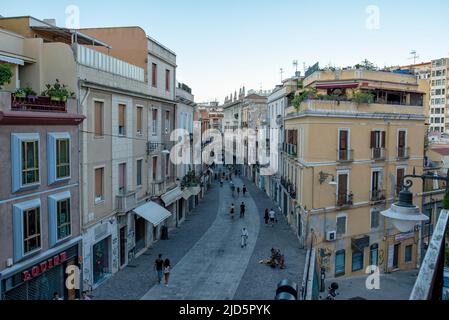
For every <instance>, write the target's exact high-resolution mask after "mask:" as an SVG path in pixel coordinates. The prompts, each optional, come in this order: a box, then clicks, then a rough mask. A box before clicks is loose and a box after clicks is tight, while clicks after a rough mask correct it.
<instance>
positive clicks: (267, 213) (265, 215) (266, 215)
mask: <svg viewBox="0 0 449 320" xmlns="http://www.w3.org/2000/svg"><path fill="white" fill-rule="evenodd" d="M263 218H264V220H265V225H268V220H269V219H270V215H269V211H268V208H266V209H265V213H264V215H263Z"/></svg>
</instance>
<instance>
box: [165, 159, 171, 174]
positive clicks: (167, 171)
mask: <svg viewBox="0 0 449 320" xmlns="http://www.w3.org/2000/svg"><path fill="white" fill-rule="evenodd" d="M169 176H170V155H169V154H167V155H165V177H167V178H168V177H169Z"/></svg>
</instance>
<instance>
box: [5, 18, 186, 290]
mask: <svg viewBox="0 0 449 320" xmlns="http://www.w3.org/2000/svg"><path fill="white" fill-rule="evenodd" d="M0 23H1V25H2V26H3V27H5V28H7V29H8V30H10V31H13V32H16V33H20V34H21V35H22V36H23V37H25V38H27V39H30V40H31V39H34V38H37V39H39V38H41V39H42V40H43V41H44V42H45V44H46V45H47V46H48V47H49V50H48V51H46V52H45V54H46V56H48V57H49V59H50V58H51V59H52V60H51V68H48V70H50V72H53V74H52V76H54V77H56V78H59V79H60V80H61V82H62V83H65V84H67V85H68V88H69V89H70V90H72V91H73V92H74V93H75V95H76V97H77V98H78V108H79V110H80V113H82V114H83V115H84V116H86V117H87V120H86V121H85V122H84V123H83V125H82V127H81V131H80V132H81V134H80V153H81V158H80V166H81V181H82V184H81V191H80V199H81V201H80V210H81V215H82V234H83V254H82V257H83V259H82V260H83V261H82V267H83V273H82V274H83V280H84V281H83V286H84V287H85V288H86V289H90V288H95V287H96V286H98V285H100V284H101V283H102V282H103V281H105V280H106V279H107V278H108V277H110V276H111V275H112V274H113V273H115V272H117V271H118V270H119V269H120V268H123V267H125V266H126V265H127V264H128V263H129V261H131V260H132V259H133V258H134V257H135V256H137V255H139V254H141V253H143V252H144V251H145V249H146V248H147V247H149V246H150V245H151V244H152V243H153V241H157V240H158V239H160V238H161V236H162V231H163V230H166V229H165V228H164V227H166V228H167V227H172V226H176V225H177V218H178V215H177V204H176V202H177V200H179V199H180V197H181V196H182V192H181V190H180V188H179V187H178V185H177V183H176V178H175V175H176V172H175V169H174V166H173V165H172V164H171V162H170V161H169V153H170V149H171V145H172V142H171V141H170V133H171V130H172V129H173V127H174V126H175V105H176V101H175V70H176V55H175V54H174V53H173V52H171V51H170V50H169V49H167V48H165V47H164V46H162V45H161V44H159V43H158V42H157V41H155V40H153V39H151V38H149V37H147V36H146V34H145V32H143V30H142V29H140V28H136V27H129V28H104V29H87V30H85V31H84V30H83V31H80V30H69V29H65V28H59V27H57V26H55V25H54V24H50V23H48V22H46V21H40V20H38V19H35V18H32V17H17V18H2V19H0ZM88 33H89V34H88ZM97 34H98V36H99V37H101V38H102V39H99V38H98V37H97ZM107 41H110V43H108V42H107ZM123 41H126V46H123V45H121V44H122V42H123ZM130 47H132V48H134V50H132V52H129V50H128V49H127V48H130ZM121 54H123V55H121ZM125 58H126V60H125ZM149 74H151V75H152V76H151V77H149V76H148V75H149Z"/></svg>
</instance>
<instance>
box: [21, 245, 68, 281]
mask: <svg viewBox="0 0 449 320" xmlns="http://www.w3.org/2000/svg"><path fill="white" fill-rule="evenodd" d="M66 260H67V253H66V252H62V253H60V254H58V255H57V256H54V257H53V258H50V259H48V260H46V261H43V262H41V263H39V264H38V265H35V266H34V267H32V268H31V270H27V271H24V272H23V281H30V280H31V279H33V278H36V277H37V276H39V275H41V274H42V273H44V272H46V271H48V270H50V269H52V268H54V267H56V266H58V265H60V264H61V263H63V262H64V261H66Z"/></svg>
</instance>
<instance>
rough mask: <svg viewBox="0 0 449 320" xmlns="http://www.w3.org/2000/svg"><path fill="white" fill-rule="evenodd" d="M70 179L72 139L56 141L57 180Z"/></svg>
mask: <svg viewBox="0 0 449 320" xmlns="http://www.w3.org/2000/svg"><path fill="white" fill-rule="evenodd" d="M68 177H70V139H57V140H56V179H63V178H68Z"/></svg>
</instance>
